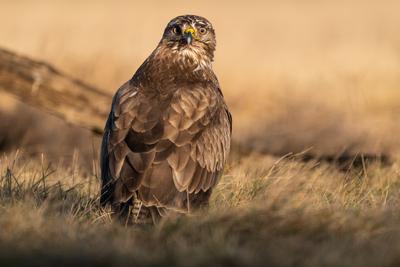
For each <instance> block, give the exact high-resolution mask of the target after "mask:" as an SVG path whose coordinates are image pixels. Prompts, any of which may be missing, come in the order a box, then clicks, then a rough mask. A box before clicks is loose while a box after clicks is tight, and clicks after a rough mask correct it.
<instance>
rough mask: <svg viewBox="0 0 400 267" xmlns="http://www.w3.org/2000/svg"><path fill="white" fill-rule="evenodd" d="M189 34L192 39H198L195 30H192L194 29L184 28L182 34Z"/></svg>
mask: <svg viewBox="0 0 400 267" xmlns="http://www.w3.org/2000/svg"><path fill="white" fill-rule="evenodd" d="M189 32H190V33H191V34H192V36H193V37H194V39H198V36H197V31H196V29H194V28H192V27H188V28H186V29H185V31H184V33H189Z"/></svg>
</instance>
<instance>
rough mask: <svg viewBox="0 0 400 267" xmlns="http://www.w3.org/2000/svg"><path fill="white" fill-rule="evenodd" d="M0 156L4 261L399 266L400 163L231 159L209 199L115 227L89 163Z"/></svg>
mask: <svg viewBox="0 0 400 267" xmlns="http://www.w3.org/2000/svg"><path fill="white" fill-rule="evenodd" d="M18 157H19V159H17V160H15V156H14V155H12V156H10V157H9V158H6V157H3V158H2V159H1V166H0V168H1V172H0V212H1V214H2V216H1V217H0V228H1V229H2V231H1V232H0V244H1V245H0V261H1V262H2V264H4V265H5V266H13V265H19V266H51V265H54V264H57V265H58V266H77V265H79V266H82V265H85V266H88V265H91V266H128V265H137V266H145V265H146V266H172V265H179V266H204V265H213V266H225V265H229V266H266V265H270V266H396V264H397V263H399V261H400V258H399V256H398V253H399V250H398V248H399V245H400V243H399V242H400V217H399V215H398V212H397V211H398V209H399V206H400V183H399V175H400V173H399V169H398V167H397V164H395V165H393V166H390V167H383V166H380V165H379V164H378V163H376V164H373V165H370V166H369V167H367V168H366V169H365V170H362V169H361V170H355V169H353V170H350V171H349V172H340V171H338V170H336V169H335V168H334V167H332V166H331V165H325V164H317V163H316V162H309V163H301V162H300V161H299V160H298V159H297V157H296V156H291V157H286V158H281V159H276V158H273V157H268V156H256V155H253V156H249V157H244V158H242V160H241V161H238V162H232V164H231V165H230V166H229V167H228V170H227V172H226V174H225V175H224V177H223V179H222V181H221V183H220V184H219V185H218V186H217V188H216V189H215V192H214V195H213V198H212V200H211V203H210V209H209V210H207V211H203V212H199V213H197V214H194V215H192V216H190V217H182V218H175V219H170V220H167V221H164V222H163V223H162V224H161V225H158V226H156V227H154V228H146V227H145V228H134V227H130V228H124V227H121V226H119V225H116V224H114V223H112V221H111V219H110V214H109V211H108V210H102V209H101V208H99V207H98V200H97V191H98V190H97V189H98V183H97V179H95V176H96V175H95V174H96V172H95V171H93V172H84V171H79V170H77V168H78V167H76V165H75V164H74V163H71V164H70V166H71V167H70V168H65V167H61V166H49V165H48V163H47V161H46V159H43V160H41V161H32V160H27V159H24V157H23V156H22V157H21V156H18Z"/></svg>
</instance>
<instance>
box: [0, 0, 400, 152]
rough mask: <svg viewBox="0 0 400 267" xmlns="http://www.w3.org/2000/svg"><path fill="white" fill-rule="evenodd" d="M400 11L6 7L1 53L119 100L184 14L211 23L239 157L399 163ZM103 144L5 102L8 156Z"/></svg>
mask: <svg viewBox="0 0 400 267" xmlns="http://www.w3.org/2000/svg"><path fill="white" fill-rule="evenodd" d="M399 10H400V2H399V1H395V0H393V1H389V0H386V1H377V0H376V1H372V0H371V1H368V0H367V1H361V0H351V1H345V0H342V1H340V0H339V1H333V0H332V1H328V0H326V1H324V0H320V1H318V0H304V1H295V0H280V1H276V0H270V1H237V0H229V1H228V0H222V1H211V0H202V1H190V2H189V1H176V0H174V1H153V0H147V1H121V0H118V1H105V0H96V1H94V0H93V1H78V0H58V1H55V0H35V1H31V0H13V1H12V0H9V1H6V0H0V47H3V48H6V49H8V50H11V51H15V52H17V53H19V54H22V55H26V56H28V57H31V58H34V59H38V60H41V61H46V62H48V63H50V64H52V65H53V66H55V67H56V68H58V69H59V70H61V71H62V72H64V73H66V74H68V75H70V76H72V77H76V78H78V79H81V80H83V81H85V82H87V83H89V84H91V85H93V86H95V87H97V88H99V89H101V90H104V91H107V92H109V93H113V92H115V91H116V90H117V89H118V87H119V86H120V85H122V84H123V83H124V82H125V81H127V80H128V79H130V77H131V76H132V75H133V73H134V72H135V71H136V69H137V68H138V67H139V66H140V64H141V63H142V62H143V61H144V60H145V58H146V57H147V56H148V55H149V54H150V53H151V52H152V50H153V49H154V48H155V47H156V45H157V43H158V41H159V40H160V38H161V35H162V32H163V30H164V27H165V25H166V24H167V23H168V21H169V20H170V19H172V18H173V17H175V16H178V15H182V14H196V15H201V16H204V17H206V18H208V19H209V20H210V21H211V22H212V23H213V25H214V27H215V29H216V34H217V42H218V46H217V52H216V58H215V64H214V69H215V72H216V73H217V75H218V77H219V80H220V83H221V86H222V90H223V92H224V95H225V98H226V101H227V103H228V105H229V106H230V108H231V111H232V113H233V118H234V142H235V149H236V150H240V151H246V152H257V153H267V154H271V155H276V156H281V155H284V154H286V153H289V152H295V153H297V152H301V151H304V150H307V151H308V152H307V153H310V154H312V155H316V156H331V155H337V154H341V153H350V154H352V153H353V154H356V153H369V154H376V155H380V154H387V155H390V156H392V157H396V155H397V154H399V153H398V152H399V149H400V139H399V138H398V137H397V135H398V134H400V16H399ZM98 142H99V139H98V137H95V136H93V135H92V134H91V133H90V132H89V131H87V130H85V129H81V128H78V127H73V126H71V125H67V124H65V123H64V122H63V121H61V120H60V119H57V118H55V117H53V116H50V115H47V114H45V113H43V112H41V111H39V110H37V109H35V108H32V107H27V106H26V105H24V104H22V103H20V102H18V101H16V100H14V99H13V98H12V97H11V96H10V95H7V94H5V93H1V92H0V150H1V151H4V152H7V151H11V150H13V149H22V150H24V151H26V153H29V154H31V155H37V154H40V153H46V154H48V155H49V157H52V158H70V157H72V155H73V154H74V153H76V151H79V153H81V154H82V155H83V157H84V158H85V157H86V158H91V157H93V153H97V151H94V150H95V149H98Z"/></svg>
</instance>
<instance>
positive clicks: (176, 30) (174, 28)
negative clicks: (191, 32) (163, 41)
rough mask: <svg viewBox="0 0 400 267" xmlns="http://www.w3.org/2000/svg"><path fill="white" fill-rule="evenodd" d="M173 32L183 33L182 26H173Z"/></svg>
mask: <svg viewBox="0 0 400 267" xmlns="http://www.w3.org/2000/svg"><path fill="white" fill-rule="evenodd" d="M172 32H173V33H174V34H181V33H182V32H181V28H180V27H179V26H175V27H173V28H172Z"/></svg>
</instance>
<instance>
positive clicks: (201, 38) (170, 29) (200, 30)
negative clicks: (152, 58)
mask: <svg viewBox="0 0 400 267" xmlns="http://www.w3.org/2000/svg"><path fill="white" fill-rule="evenodd" d="M159 46H161V47H163V48H164V49H169V50H170V51H171V52H172V53H173V54H176V55H178V56H179V57H181V58H186V59H193V60H196V61H197V60H200V59H201V60H207V61H209V62H211V61H212V60H213V57H214V51H215V47H216V39H215V31H214V28H213V27H212V25H211V23H210V22H209V21H208V20H207V19H205V18H203V17H200V16H194V15H185V16H179V17H176V18H174V19H172V20H171V21H170V22H169V23H168V25H167V27H166V28H165V31H164V34H163V37H162V39H161V41H160V45H159Z"/></svg>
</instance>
